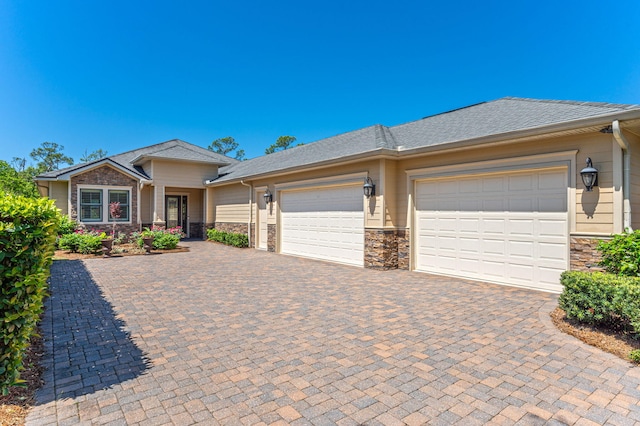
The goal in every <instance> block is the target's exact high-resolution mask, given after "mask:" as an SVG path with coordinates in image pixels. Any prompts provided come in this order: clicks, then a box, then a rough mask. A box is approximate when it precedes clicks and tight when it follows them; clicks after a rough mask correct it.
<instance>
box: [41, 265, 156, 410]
mask: <svg viewBox="0 0 640 426" xmlns="http://www.w3.org/2000/svg"><path fill="white" fill-rule="evenodd" d="M114 279H116V278H115V277H114ZM49 294H50V297H49V298H48V300H47V302H46V311H45V315H44V319H43V322H42V333H43V336H42V337H43V340H44V344H45V348H46V354H45V357H44V359H43V366H44V367H45V368H46V371H45V374H44V380H45V385H44V387H43V388H42V389H41V390H40V391H39V393H38V402H39V403H41V404H44V403H48V402H51V401H53V400H59V399H62V398H75V397H78V396H81V395H87V394H91V393H93V392H96V391H98V390H100V389H106V388H109V387H111V386H113V385H116V384H119V383H122V382H124V381H126V380H130V379H133V378H136V377H138V376H139V375H141V374H142V373H143V372H144V371H145V370H146V369H147V368H148V367H149V361H148V359H147V357H146V356H145V354H144V353H143V352H142V351H141V350H140V349H139V348H138V347H137V346H136V344H135V343H134V342H133V341H132V339H131V337H130V334H129V333H128V332H127V331H126V330H125V326H126V324H125V322H124V321H122V320H121V319H118V318H117V314H116V312H114V310H113V307H112V305H111V304H110V303H109V302H108V301H107V300H106V299H105V297H104V294H103V293H102V291H101V290H100V288H99V287H98V285H97V284H96V283H95V281H94V280H93V278H92V277H91V274H90V273H89V272H88V271H87V269H86V268H85V265H84V263H83V262H82V261H80V260H63V261H55V262H54V263H53V265H52V267H51V279H50V284H49Z"/></svg>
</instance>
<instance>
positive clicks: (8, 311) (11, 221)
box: [0, 193, 60, 394]
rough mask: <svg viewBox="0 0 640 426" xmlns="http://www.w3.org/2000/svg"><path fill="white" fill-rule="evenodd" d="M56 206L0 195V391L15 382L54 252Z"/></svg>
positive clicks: (7, 388)
mask: <svg viewBox="0 0 640 426" xmlns="http://www.w3.org/2000/svg"><path fill="white" fill-rule="evenodd" d="M59 222H60V213H59V210H58V209H57V208H56V207H55V205H54V203H53V201H51V200H48V199H46V198H26V197H21V196H13V195H10V194H7V193H0V323H1V324H2V327H0V391H1V392H2V394H6V393H7V392H8V390H9V387H10V386H14V385H17V384H19V383H20V379H19V377H20V370H21V369H22V359H23V355H24V353H25V351H26V349H27V347H28V346H29V340H30V339H31V337H32V336H33V335H34V333H35V329H36V324H37V322H38V319H39V317H40V314H41V313H42V309H43V299H44V297H45V295H46V291H47V278H48V277H49V268H50V266H51V262H52V259H53V253H54V251H55V240H56V233H57V230H58V224H59Z"/></svg>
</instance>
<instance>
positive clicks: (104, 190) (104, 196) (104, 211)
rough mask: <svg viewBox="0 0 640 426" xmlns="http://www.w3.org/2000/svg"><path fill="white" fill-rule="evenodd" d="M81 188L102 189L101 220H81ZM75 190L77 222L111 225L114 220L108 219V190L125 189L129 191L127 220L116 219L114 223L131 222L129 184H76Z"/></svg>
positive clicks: (131, 211) (130, 192) (89, 224)
mask: <svg viewBox="0 0 640 426" xmlns="http://www.w3.org/2000/svg"><path fill="white" fill-rule="evenodd" d="M82 189H93V190H99V191H102V220H101V221H98V222H94V221H83V220H82V218H81V214H82V209H81V206H80V202H81V196H80V190H82ZM76 191H77V205H76V206H75V208H76V209H77V214H78V222H80V223H83V224H85V225H88V226H93V225H111V226H113V224H114V222H112V221H109V191H127V192H128V193H129V220H126V221H125V220H122V221H117V222H115V223H116V224H118V225H121V224H128V225H130V224H131V223H132V221H131V218H132V217H133V206H132V205H131V200H132V193H133V189H132V188H131V187H130V186H111V185H88V184H81V185H78V187H77V189H76Z"/></svg>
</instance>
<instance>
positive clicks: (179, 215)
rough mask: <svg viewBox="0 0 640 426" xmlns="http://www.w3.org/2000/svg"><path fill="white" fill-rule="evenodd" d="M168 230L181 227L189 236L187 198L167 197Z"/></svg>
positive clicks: (180, 196)
mask: <svg viewBox="0 0 640 426" xmlns="http://www.w3.org/2000/svg"><path fill="white" fill-rule="evenodd" d="M165 206H166V209H167V211H166V215H165V217H166V218H167V228H175V227H176V226H179V227H181V228H182V231H183V232H184V233H185V234H187V236H188V233H189V232H188V229H187V196H186V195H167V196H166V198H165Z"/></svg>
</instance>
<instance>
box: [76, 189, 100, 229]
mask: <svg viewBox="0 0 640 426" xmlns="http://www.w3.org/2000/svg"><path fill="white" fill-rule="evenodd" d="M80 220H81V221H82V222H102V190H101V189H81V190H80Z"/></svg>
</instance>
